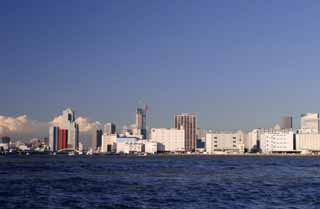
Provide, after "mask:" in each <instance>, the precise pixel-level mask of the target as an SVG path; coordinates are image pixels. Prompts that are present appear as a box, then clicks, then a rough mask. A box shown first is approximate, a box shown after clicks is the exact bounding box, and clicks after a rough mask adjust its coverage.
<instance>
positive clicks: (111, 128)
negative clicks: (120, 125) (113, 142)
mask: <svg viewBox="0 0 320 209" xmlns="http://www.w3.org/2000/svg"><path fill="white" fill-rule="evenodd" d="M116 132H117V128H116V125H115V124H114V123H106V124H105V125H104V133H106V134H108V135H112V134H116Z"/></svg>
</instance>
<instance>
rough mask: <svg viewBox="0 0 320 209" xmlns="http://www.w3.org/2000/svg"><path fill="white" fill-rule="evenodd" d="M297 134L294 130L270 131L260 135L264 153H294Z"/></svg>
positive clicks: (261, 147)
mask: <svg viewBox="0 0 320 209" xmlns="http://www.w3.org/2000/svg"><path fill="white" fill-rule="evenodd" d="M294 138H295V133H294V132H293V131H292V130H269V131H264V132H261V133H260V136H259V141H260V149H261V151H262V153H276V152H294V151H295V146H294Z"/></svg>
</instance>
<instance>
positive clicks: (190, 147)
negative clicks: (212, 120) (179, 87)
mask: <svg viewBox="0 0 320 209" xmlns="http://www.w3.org/2000/svg"><path fill="white" fill-rule="evenodd" d="M174 126H175V128H177V129H181V128H182V129H183V130H184V134H185V151H187V152H193V151H195V149H196V141H197V136H196V131H197V119H196V116H195V115H194V114H188V113H183V114H178V115H175V116H174Z"/></svg>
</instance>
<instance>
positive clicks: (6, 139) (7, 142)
mask: <svg viewBox="0 0 320 209" xmlns="http://www.w3.org/2000/svg"><path fill="white" fill-rule="evenodd" d="M1 140H2V143H4V144H9V143H10V137H8V136H3V137H2V138H1Z"/></svg>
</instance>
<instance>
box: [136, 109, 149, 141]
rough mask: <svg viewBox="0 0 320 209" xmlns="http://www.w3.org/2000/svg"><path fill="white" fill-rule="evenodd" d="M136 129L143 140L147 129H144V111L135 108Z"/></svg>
mask: <svg viewBox="0 0 320 209" xmlns="http://www.w3.org/2000/svg"><path fill="white" fill-rule="evenodd" d="M136 129H137V130H139V132H140V133H136V134H141V135H143V138H144V139H145V138H146V137H147V127H146V109H142V108H137V111H136Z"/></svg>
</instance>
